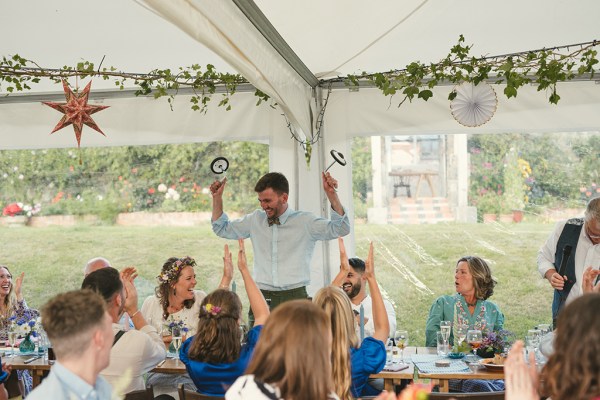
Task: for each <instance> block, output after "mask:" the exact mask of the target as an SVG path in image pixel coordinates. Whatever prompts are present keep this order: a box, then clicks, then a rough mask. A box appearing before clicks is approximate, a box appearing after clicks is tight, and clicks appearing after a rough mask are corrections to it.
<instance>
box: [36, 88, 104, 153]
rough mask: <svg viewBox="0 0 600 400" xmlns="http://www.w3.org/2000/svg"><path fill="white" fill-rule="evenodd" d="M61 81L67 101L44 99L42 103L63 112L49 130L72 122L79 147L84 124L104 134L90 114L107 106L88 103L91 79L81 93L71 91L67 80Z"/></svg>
mask: <svg viewBox="0 0 600 400" xmlns="http://www.w3.org/2000/svg"><path fill="white" fill-rule="evenodd" d="M62 82H63V88H64V90H65V98H66V99H67V102H66V103H54V102H49V101H44V102H42V103H43V104H45V105H47V106H50V107H52V108H54V109H55V110H57V111H60V112H61V113H63V114H65V115H64V116H63V117H62V118H61V120H60V121H58V124H56V126H55V127H54V130H53V131H52V132H50V134H53V133H54V132H56V131H58V130H60V129H62V128H64V127H65V126H69V125H71V124H73V130H74V131H75V137H76V138H77V147H78V148H79V147H80V146H81V130H82V128H83V125H84V124H85V125H87V126H89V127H90V128H92V129H94V130H96V131H98V132H100V133H101V134H102V135H104V132H102V130H100V128H99V127H98V125H96V122H94V120H93V119H92V117H90V115H92V114H94V113H97V112H98V111H102V110H104V109H105V108H108V107H109V106H92V105H89V104H88V97H89V95H90V88H91V86H92V81H90V83H88V84H87V85H86V87H85V89H83V91H82V92H81V93H73V91H72V90H71V88H70V87H69V85H68V84H67V82H66V81H64V80H63V81H62ZM104 136H106V135H104Z"/></svg>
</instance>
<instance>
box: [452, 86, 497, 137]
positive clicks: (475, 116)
mask: <svg viewBox="0 0 600 400" xmlns="http://www.w3.org/2000/svg"><path fill="white" fill-rule="evenodd" d="M454 90H456V93H457V95H456V97H455V98H454V100H452V101H451V102H450V110H451V111H452V116H453V117H454V119H455V120H456V121H458V123H459V124H461V125H464V126H470V127H475V126H480V125H483V124H485V123H486V122H488V121H489V120H490V119H491V118H492V117H493V116H494V113H495V112H496V107H497V106H498V98H497V97H496V92H495V91H494V89H493V88H492V87H491V86H490V85H489V84H487V83H486V82H480V83H479V84H478V85H477V86H475V85H474V84H472V83H471V82H464V83H462V84H460V85H458V86H456V87H455V88H454Z"/></svg>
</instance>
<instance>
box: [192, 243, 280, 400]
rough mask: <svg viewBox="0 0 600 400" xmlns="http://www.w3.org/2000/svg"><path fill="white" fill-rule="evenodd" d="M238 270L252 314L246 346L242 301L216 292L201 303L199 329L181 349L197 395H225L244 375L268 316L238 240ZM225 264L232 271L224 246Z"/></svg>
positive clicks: (220, 290)
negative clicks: (243, 341) (252, 324)
mask: <svg viewBox="0 0 600 400" xmlns="http://www.w3.org/2000/svg"><path fill="white" fill-rule="evenodd" d="M238 242H239V245H240V250H239V253H238V268H239V270H240V272H241V274H242V279H243V280H244V287H245V288H246V293H247V295H248V300H249V302H250V308H251V309H252V312H253V313H254V327H253V328H252V329H251V330H250V332H248V336H247V340H246V343H244V344H243V345H242V344H241V342H242V339H243V338H242V330H241V329H240V323H241V322H242V302H241V301H240V298H239V297H238V295H237V294H236V293H235V292H231V291H229V290H227V289H217V290H215V291H214V292H212V293H210V294H209V295H208V296H206V298H205V299H204V300H203V301H202V307H201V308H200V314H199V317H198V319H199V321H198V330H197V331H196V335H194V336H193V337H191V338H189V339H187V340H186V341H185V343H184V344H183V346H182V347H181V350H180V358H181V361H183V363H184V364H185V366H186V368H187V371H188V373H189V374H190V377H191V378H192V380H193V381H194V384H195V385H196V388H197V391H198V392H199V393H202V394H205V395H208V396H219V397H222V396H224V395H225V392H226V391H227V389H228V388H229V386H231V385H232V384H233V382H234V381H235V380H236V379H237V378H238V377H240V376H242V375H243V374H244V371H245V369H246V367H247V366H248V364H249V362H250V359H251V357H252V353H253V352H254V347H255V346H256V344H257V342H258V338H259V336H260V332H261V330H262V325H263V324H264V323H265V321H266V320H267V318H268V317H269V307H268V306H267V302H266V301H265V299H264V297H263V295H262V293H261V292H260V290H259V289H258V286H257V285H256V283H255V282H254V280H253V279H252V276H251V274H250V271H249V270H248V264H247V262H246V253H245V249H244V240H243V239H240V240H238ZM224 262H225V264H229V265H230V266H231V269H232V270H233V262H232V260H231V253H229V248H228V247H227V245H225V257H224Z"/></svg>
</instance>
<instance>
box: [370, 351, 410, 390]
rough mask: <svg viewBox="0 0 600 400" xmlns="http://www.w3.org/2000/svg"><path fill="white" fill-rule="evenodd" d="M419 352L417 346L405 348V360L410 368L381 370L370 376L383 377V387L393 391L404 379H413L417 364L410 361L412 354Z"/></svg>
mask: <svg viewBox="0 0 600 400" xmlns="http://www.w3.org/2000/svg"><path fill="white" fill-rule="evenodd" d="M412 354H417V348H416V347H407V348H405V349H404V361H405V362H406V363H407V364H408V368H406V369H403V370H401V371H396V372H392V371H381V372H379V373H377V374H373V375H371V376H370V378H379V379H381V378H383V387H384V389H385V390H387V391H388V392H390V391H393V390H394V387H395V386H396V385H399V384H400V380H402V379H410V380H412V379H413V378H414V375H415V365H414V364H413V363H412V362H411V361H410V356H411V355H412Z"/></svg>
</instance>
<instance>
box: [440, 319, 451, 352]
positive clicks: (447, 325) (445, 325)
mask: <svg viewBox="0 0 600 400" xmlns="http://www.w3.org/2000/svg"><path fill="white" fill-rule="evenodd" d="M451 329H452V322H450V321H442V322H440V332H441V333H442V338H443V339H444V347H448V339H449V338H450V330H451Z"/></svg>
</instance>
